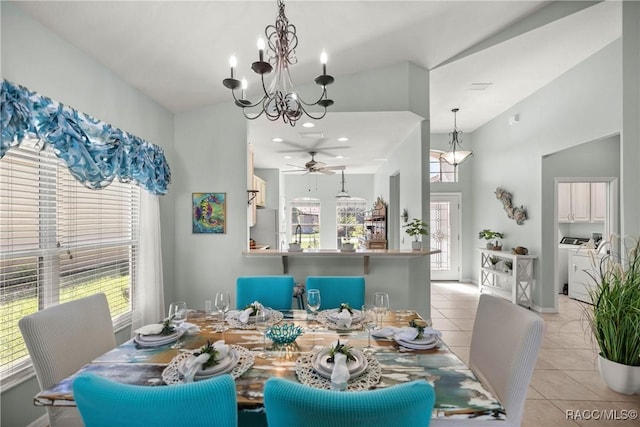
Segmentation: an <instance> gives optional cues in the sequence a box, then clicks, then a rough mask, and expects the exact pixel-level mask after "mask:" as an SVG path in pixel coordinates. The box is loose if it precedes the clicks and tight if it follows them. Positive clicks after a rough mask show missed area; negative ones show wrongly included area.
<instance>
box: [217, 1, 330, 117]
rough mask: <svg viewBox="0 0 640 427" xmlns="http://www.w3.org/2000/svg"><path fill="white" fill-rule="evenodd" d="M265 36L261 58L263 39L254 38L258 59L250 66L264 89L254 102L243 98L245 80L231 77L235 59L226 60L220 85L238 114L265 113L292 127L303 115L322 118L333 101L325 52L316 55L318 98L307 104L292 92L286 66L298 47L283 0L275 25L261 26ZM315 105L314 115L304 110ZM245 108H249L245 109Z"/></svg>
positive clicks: (292, 88)
mask: <svg viewBox="0 0 640 427" xmlns="http://www.w3.org/2000/svg"><path fill="white" fill-rule="evenodd" d="M265 36H266V38H267V43H268V49H267V60H266V61H265V47H266V45H265V40H264V39H263V38H262V37H260V38H258V61H256V62H254V63H253V64H251V69H252V70H253V71H254V72H255V73H256V74H258V75H260V80H261V82H262V90H263V92H264V94H263V95H262V97H261V98H260V99H259V100H258V101H256V102H251V101H249V100H247V99H245V93H246V91H247V81H246V80H245V79H244V78H243V79H242V81H240V80H238V79H237V78H236V77H235V68H236V66H237V65H238V61H237V59H236V57H235V56H231V58H230V59H229V65H230V66H231V77H229V78H227V79H224V80H223V81H222V84H223V85H224V86H225V87H226V88H228V89H231V93H232V95H233V99H234V101H235V104H236V105H237V106H238V107H241V108H242V113H243V114H244V116H245V117H246V118H248V119H250V120H253V119H256V118H258V117H260V116H261V115H262V114H265V115H266V117H267V118H268V119H269V120H271V121H275V120H278V119H280V118H282V120H283V121H284V122H285V123H289V124H290V125H291V126H295V124H296V122H297V121H298V119H300V118H301V117H302V116H303V114H304V115H307V116H308V117H310V118H312V119H315V120H319V119H321V118H323V117H324V116H325V115H326V114H327V107H329V106H331V105H333V100H331V99H328V98H327V85H329V84H331V83H333V80H334V79H333V77H332V76H330V75H328V74H327V54H326V52H325V51H322V54H321V55H320V62H321V63H322V74H321V75H319V76H318V77H316V78H315V80H314V81H315V83H316V84H317V85H319V86H321V87H322V92H321V94H320V98H318V100H317V101H316V102H313V103H307V102H305V101H304V100H302V98H301V97H300V96H299V95H298V93H297V92H296V89H295V87H294V86H293V81H292V79H291V74H290V72H289V66H290V65H293V64H295V63H297V62H298V59H297V58H296V51H295V49H296V47H297V46H298V36H297V35H296V27H295V26H294V25H293V24H290V23H289V20H288V19H287V16H286V15H285V13H284V0H278V17H277V18H276V23H275V26H274V25H268V26H267V27H266V28H265ZM274 68H275V70H274ZM271 71H274V75H273V80H271V84H270V85H269V87H268V88H267V85H266V84H265V75H266V74H270V73H271ZM236 89H241V92H240V98H238V97H237V96H236ZM316 105H318V106H320V107H322V108H323V111H322V113H319V115H314V114H311V113H310V112H309V111H307V109H306V107H312V106H316ZM254 107H259V108H260V110H259V112H257V111H256V110H252V108H254ZM248 109H249V111H247V110H248Z"/></svg>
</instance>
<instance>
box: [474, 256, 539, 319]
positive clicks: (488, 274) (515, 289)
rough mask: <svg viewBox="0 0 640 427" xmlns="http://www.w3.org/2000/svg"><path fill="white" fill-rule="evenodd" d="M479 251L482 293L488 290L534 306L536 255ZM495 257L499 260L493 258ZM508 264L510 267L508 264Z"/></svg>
mask: <svg viewBox="0 0 640 427" xmlns="http://www.w3.org/2000/svg"><path fill="white" fill-rule="evenodd" d="M478 250H479V251H480V280H479V281H478V283H479V287H480V293H489V294H492V295H496V296H499V297H502V298H505V299H508V300H509V301H511V302H512V303H513V304H519V305H522V306H524V307H527V308H531V307H532V306H533V300H532V299H531V293H532V291H533V262H534V260H535V259H536V258H537V257H536V256H535V255H515V254H512V253H511V252H503V251H494V250H490V249H478ZM492 261H496V262H492ZM509 265H510V266H511V268H508V267H509Z"/></svg>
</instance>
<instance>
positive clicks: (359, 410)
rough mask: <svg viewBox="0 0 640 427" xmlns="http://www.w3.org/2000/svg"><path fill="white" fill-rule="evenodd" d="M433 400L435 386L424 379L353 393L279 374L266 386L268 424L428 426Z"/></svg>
mask: <svg viewBox="0 0 640 427" xmlns="http://www.w3.org/2000/svg"><path fill="white" fill-rule="evenodd" d="M434 403H435V393H434V391H433V387H431V385H429V384H428V383H427V382H426V381H424V380H418V381H411V382H408V383H404V384H398V385H394V386H391V387H388V388H382V389H377V390H367V391H354V392H350V391H348V392H339V391H331V390H322V389H317V388H313V387H309V386H307V385H304V384H300V383H296V382H293V381H289V380H285V379H282V378H277V377H274V378H269V379H268V380H267V382H266V383H265V386H264V407H265V410H266V413H267V424H268V425H269V427H290V426H304V427H336V426H366V427H389V426H396V425H403V426H420V427H427V426H428V425H429V422H430V421H431V413H432V412H433V405H434Z"/></svg>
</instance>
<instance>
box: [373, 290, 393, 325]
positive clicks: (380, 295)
mask: <svg viewBox="0 0 640 427" xmlns="http://www.w3.org/2000/svg"><path fill="white" fill-rule="evenodd" d="M374 305H375V307H376V308H375V310H376V313H377V314H378V316H379V318H378V325H382V318H383V317H384V315H385V314H386V313H387V311H389V294H388V293H386V292H376V295H375V303H374Z"/></svg>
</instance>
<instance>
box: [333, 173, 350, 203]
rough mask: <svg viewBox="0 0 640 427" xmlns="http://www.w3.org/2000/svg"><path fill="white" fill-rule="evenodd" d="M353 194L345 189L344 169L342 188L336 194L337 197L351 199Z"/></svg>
mask: <svg viewBox="0 0 640 427" xmlns="http://www.w3.org/2000/svg"><path fill="white" fill-rule="evenodd" d="M349 198H351V196H350V195H349V193H348V192H347V191H345V190H344V170H343V171H342V190H340V192H339V193H338V194H336V199H349Z"/></svg>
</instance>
